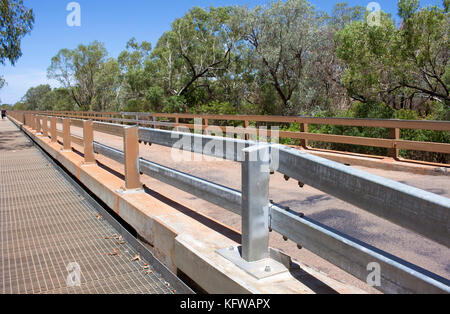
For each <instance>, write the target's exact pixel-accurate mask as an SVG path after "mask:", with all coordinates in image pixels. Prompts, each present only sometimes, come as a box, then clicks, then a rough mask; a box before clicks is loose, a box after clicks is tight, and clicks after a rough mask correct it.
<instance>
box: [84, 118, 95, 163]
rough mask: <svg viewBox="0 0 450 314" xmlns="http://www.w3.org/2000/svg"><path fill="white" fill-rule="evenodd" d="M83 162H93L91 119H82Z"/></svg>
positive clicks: (92, 127) (92, 128)
mask: <svg viewBox="0 0 450 314" xmlns="http://www.w3.org/2000/svg"><path fill="white" fill-rule="evenodd" d="M83 140H84V163H85V164H93V163H95V155H94V126H93V122H92V120H90V121H83Z"/></svg>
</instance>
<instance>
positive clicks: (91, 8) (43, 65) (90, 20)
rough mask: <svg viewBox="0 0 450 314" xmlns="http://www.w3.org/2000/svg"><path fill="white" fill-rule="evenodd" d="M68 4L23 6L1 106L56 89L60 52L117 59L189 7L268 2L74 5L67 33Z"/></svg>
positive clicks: (324, 3)
mask: <svg viewBox="0 0 450 314" xmlns="http://www.w3.org/2000/svg"><path fill="white" fill-rule="evenodd" d="M71 1H72V0H24V3H25V6H27V7H29V8H33V10H34V13H35V20H36V21H35V25H34V29H33V31H32V32H31V35H28V36H26V37H25V38H24V39H23V40H22V52H23V56H22V57H21V58H20V59H19V61H18V62H17V64H16V65H15V66H14V67H12V66H10V65H9V64H8V65H6V66H1V65H0V75H2V76H4V78H5V79H6V81H7V84H8V85H7V86H6V87H4V88H3V89H2V90H0V99H1V101H2V102H3V103H10V104H14V103H15V102H17V101H19V100H20V98H21V97H22V96H23V95H24V94H25V92H26V91H27V89H28V88H30V87H33V86H37V85H39V84H47V83H48V84H50V85H52V86H53V87H55V86H57V83H56V82H52V81H50V80H48V79H47V75H46V74H47V67H48V66H49V65H50V59H51V58H52V57H53V56H54V55H56V54H57V53H58V51H59V50H60V49H62V48H70V49H73V48H75V47H76V46H77V45H78V44H80V43H84V44H87V43H89V42H92V41H94V40H99V41H101V42H103V43H105V46H106V48H107V50H108V52H109V54H110V56H112V57H117V56H118V55H119V53H120V52H121V51H122V50H123V49H124V48H125V45H126V42H127V41H128V40H129V39H130V38H131V37H136V39H137V40H138V41H143V40H146V41H150V42H151V43H152V45H153V46H154V45H155V44H156V42H157V40H158V38H159V36H160V35H161V34H162V33H163V32H165V31H167V30H169V29H170V24H171V22H172V21H173V20H174V19H176V18H178V17H181V16H183V15H184V13H185V12H186V11H187V10H188V9H189V8H191V7H192V6H200V7H205V8H206V7H208V6H210V5H213V6H224V5H247V6H249V7H254V6H256V5H258V4H264V3H267V2H269V0H238V1H231V0H189V1H188V0H165V1H164V0H127V1H123V0H77V1H76V2H78V3H79V4H80V6H81V26H80V27H69V26H67V24H66V17H67V15H68V14H69V13H70V12H69V11H66V6H67V4H68V3H69V2H71ZM343 1H344V0H340V1H339V0H310V1H309V2H310V3H312V4H313V5H314V6H315V7H316V8H318V9H321V10H323V11H326V12H331V9H332V8H333V5H334V4H335V3H337V2H343ZM346 2H348V3H349V5H352V6H353V5H361V6H367V4H368V3H369V2H371V0H347V1H346ZM377 2H378V3H379V4H380V5H381V9H382V10H383V11H385V12H389V13H392V15H393V16H395V15H396V14H397V1H396V0H377ZM420 3H421V5H422V6H427V5H441V4H442V0H421V2H420Z"/></svg>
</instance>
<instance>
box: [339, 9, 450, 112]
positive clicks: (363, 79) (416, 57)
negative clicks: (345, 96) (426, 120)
mask: <svg viewBox="0 0 450 314" xmlns="http://www.w3.org/2000/svg"><path fill="white" fill-rule="evenodd" d="M398 7H399V15H400V16H401V17H402V18H403V21H402V24H401V26H400V27H399V28H396V27H395V24H394V21H393V19H392V18H391V17H390V16H388V15H386V14H385V13H383V12H382V14H381V20H380V25H379V26H371V25H368V24H367V23H366V22H365V21H357V22H353V23H350V24H348V25H347V26H346V27H344V28H343V29H342V30H340V31H339V32H338V33H337V34H336V37H335V38H336V44H337V56H338V57H339V58H340V59H341V60H343V61H344V63H345V65H346V67H347V70H346V72H345V74H344V76H343V78H342V83H343V84H344V85H345V87H346V88H347V91H348V93H349V95H350V96H351V97H352V98H353V99H356V100H360V101H363V102H369V101H375V102H386V103H390V105H391V106H392V107H394V108H397V107H399V109H403V108H410V109H416V110H417V109H418V107H419V106H420V105H422V104H423V99H424V98H428V99H434V100H439V101H441V102H446V103H449V101H450V97H449V86H450V85H449V79H448V76H449V75H450V74H449V73H448V71H449V70H448V68H449V63H448V62H449V58H448V51H449V49H450V42H449V38H448V34H449V33H448V30H449V29H450V24H449V16H448V13H447V12H446V10H445V9H444V10H443V9H440V8H438V7H426V8H421V9H419V4H418V1H417V0H400V1H399V3H398Z"/></svg>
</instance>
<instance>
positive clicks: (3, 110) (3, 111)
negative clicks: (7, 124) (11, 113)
mask: <svg viewBox="0 0 450 314" xmlns="http://www.w3.org/2000/svg"><path fill="white" fill-rule="evenodd" d="M5 117H6V110H5V109H2V120H5Z"/></svg>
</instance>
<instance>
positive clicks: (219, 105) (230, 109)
mask: <svg viewBox="0 0 450 314" xmlns="http://www.w3.org/2000/svg"><path fill="white" fill-rule="evenodd" d="M193 113H199V114H200V113H201V114H219V115H222V114H229V115H235V114H237V112H236V108H235V107H234V106H233V105H232V104H230V103H229V102H220V101H217V100H215V101H212V102H210V103H207V104H204V105H201V106H199V107H198V108H195V110H193Z"/></svg>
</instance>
